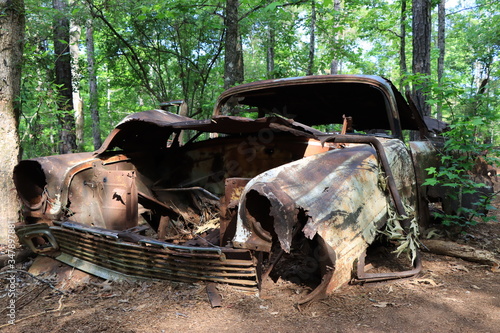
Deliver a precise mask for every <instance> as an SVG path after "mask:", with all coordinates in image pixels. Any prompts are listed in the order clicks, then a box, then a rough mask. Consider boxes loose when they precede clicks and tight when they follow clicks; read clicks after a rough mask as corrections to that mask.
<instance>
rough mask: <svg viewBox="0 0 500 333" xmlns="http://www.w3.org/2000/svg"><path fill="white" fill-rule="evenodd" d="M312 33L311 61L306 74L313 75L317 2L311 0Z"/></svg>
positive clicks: (310, 37) (310, 40)
mask: <svg viewBox="0 0 500 333" xmlns="http://www.w3.org/2000/svg"><path fill="white" fill-rule="evenodd" d="M310 29H311V34H310V36H309V63H308V65H307V73H306V75H313V73H314V53H315V50H316V47H315V44H316V33H315V29H316V2H315V1H314V0H312V1H311V27H310Z"/></svg>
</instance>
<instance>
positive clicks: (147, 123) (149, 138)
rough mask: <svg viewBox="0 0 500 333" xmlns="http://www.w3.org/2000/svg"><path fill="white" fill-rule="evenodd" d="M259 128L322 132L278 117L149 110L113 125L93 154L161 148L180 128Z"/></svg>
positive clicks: (243, 130) (229, 130)
mask: <svg viewBox="0 0 500 333" xmlns="http://www.w3.org/2000/svg"><path fill="white" fill-rule="evenodd" d="M262 129H272V130H278V131H286V132H291V133H294V134H295V135H299V136H306V137H316V135H320V134H322V133H321V132H320V131H318V130H315V129H314V128H311V127H309V126H306V125H304V124H300V123H298V122H296V121H293V120H291V119H285V118H282V117H266V118H259V119H255V120H253V119H249V118H243V117H237V116H214V117H213V118H211V119H204V120H196V119H191V118H188V117H183V116H179V115H177V114H173V113H170V112H166V111H162V110H149V111H144V112H139V113H134V114H131V115H129V116H127V117H126V118H125V119H124V120H123V121H121V122H120V123H119V124H118V125H117V126H116V128H115V129H114V130H113V131H112V132H111V133H110V135H109V136H108V137H107V138H106V140H105V141H104V143H103V145H102V146H101V147H100V148H99V149H98V150H96V151H95V152H94V154H96V155H99V154H102V153H104V152H105V151H110V150H114V149H120V150H124V151H144V150H161V149H164V148H166V147H167V142H168V140H169V138H170V136H171V135H172V133H175V132H179V131H181V130H196V131H200V132H209V133H221V134H238V133H257V132H259V131H260V130H262Z"/></svg>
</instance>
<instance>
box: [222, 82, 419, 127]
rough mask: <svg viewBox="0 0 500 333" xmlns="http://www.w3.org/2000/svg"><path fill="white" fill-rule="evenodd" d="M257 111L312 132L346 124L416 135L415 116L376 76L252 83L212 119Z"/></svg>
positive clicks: (228, 96) (227, 97) (232, 92)
mask: <svg viewBox="0 0 500 333" xmlns="http://www.w3.org/2000/svg"><path fill="white" fill-rule="evenodd" d="M237 105H246V106H250V107H255V108H256V109H257V110H258V111H259V112H260V114H259V116H263V115H264V114H278V115H281V116H284V117H286V118H292V119H294V120H295V121H297V122H300V123H303V124H306V125H309V126H312V125H323V124H335V123H337V124H338V123H342V119H343V118H342V117H343V115H345V116H351V117H353V122H354V125H355V128H356V129H358V130H366V129H390V130H393V131H396V132H398V131H400V129H411V130H418V129H419V124H418V122H417V120H418V119H415V118H418V117H421V116H420V115H419V114H417V115H415V114H414V111H413V110H412V109H411V108H410V106H409V105H408V103H407V102H406V101H405V99H404V98H403V96H402V95H401V93H400V92H399V91H398V90H397V89H396V88H395V87H394V85H393V84H392V83H391V82H390V81H389V80H387V79H385V78H382V77H380V76H374V75H316V76H304V77H295V78H286V79H275V80H266V81H258V82H252V83H248V84H243V85H240V86H236V87H233V88H230V89H228V90H226V91H225V92H223V93H222V94H221V95H220V97H219V98H218V100H217V103H216V105H215V108H214V115H220V114H228V115H230V114H234V113H232V112H233V111H234V110H237V108H236V107H235V106H237Z"/></svg>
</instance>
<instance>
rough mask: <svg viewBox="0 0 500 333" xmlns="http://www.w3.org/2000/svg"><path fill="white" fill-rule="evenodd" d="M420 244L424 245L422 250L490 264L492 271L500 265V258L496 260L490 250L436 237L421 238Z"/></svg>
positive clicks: (496, 269)
mask: <svg viewBox="0 0 500 333" xmlns="http://www.w3.org/2000/svg"><path fill="white" fill-rule="evenodd" d="M422 244H424V245H425V248H424V250H426V251H428V252H431V253H434V254H440V255H446V256H450V257H456V258H461V259H463V260H466V261H472V262H477V263H481V264H485V265H489V266H492V270H493V271H498V270H499V267H500V260H498V259H497V258H496V257H495V255H494V254H493V253H492V252H490V251H487V250H481V249H477V248H475V247H472V246H469V245H462V244H457V243H455V242H450V241H443V240H437V239H426V240H422Z"/></svg>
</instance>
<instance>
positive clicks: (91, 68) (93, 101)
mask: <svg viewBox="0 0 500 333" xmlns="http://www.w3.org/2000/svg"><path fill="white" fill-rule="evenodd" d="M85 36H86V46H87V64H88V72H89V101H90V107H89V108H90V117H91V118H92V142H93V143H94V149H98V148H99V147H101V145H102V139H101V121H100V119H99V109H98V101H99V100H98V95H97V76H96V71H95V55H94V27H93V21H92V19H89V20H88V21H87V29H86V33H85Z"/></svg>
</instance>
